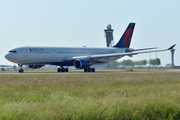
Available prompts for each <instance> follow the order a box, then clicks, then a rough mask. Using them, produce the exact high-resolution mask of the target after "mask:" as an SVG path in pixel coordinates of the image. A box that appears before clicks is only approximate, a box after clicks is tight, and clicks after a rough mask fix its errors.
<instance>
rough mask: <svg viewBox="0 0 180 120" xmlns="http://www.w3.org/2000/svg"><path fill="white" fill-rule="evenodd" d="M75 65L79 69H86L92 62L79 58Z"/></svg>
mask: <svg viewBox="0 0 180 120" xmlns="http://www.w3.org/2000/svg"><path fill="white" fill-rule="evenodd" d="M74 66H75V68H77V69H84V68H88V67H89V66H91V62H89V61H88V60H83V59H77V60H75V61H74Z"/></svg>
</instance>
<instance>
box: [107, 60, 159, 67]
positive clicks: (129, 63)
mask: <svg viewBox="0 0 180 120" xmlns="http://www.w3.org/2000/svg"><path fill="white" fill-rule="evenodd" d="M147 64H151V65H161V60H160V59H159V58H156V59H150V60H149V61H147V60H140V61H133V60H129V59H128V60H123V61H121V62H118V61H114V62H111V63H109V64H108V67H115V66H116V67H117V66H119V65H122V66H134V65H147Z"/></svg>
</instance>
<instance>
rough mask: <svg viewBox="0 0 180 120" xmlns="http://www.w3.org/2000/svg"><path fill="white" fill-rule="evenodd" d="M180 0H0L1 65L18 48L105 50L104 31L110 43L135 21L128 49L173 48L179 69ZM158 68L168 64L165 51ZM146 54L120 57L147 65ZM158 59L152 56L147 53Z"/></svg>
mask: <svg viewBox="0 0 180 120" xmlns="http://www.w3.org/2000/svg"><path fill="white" fill-rule="evenodd" d="M179 5H180V1H179V0H171V1H169V0H158V1H157V0H151V1H144V0H136V1H132V0H126V1H125V0H112V1H110V0H91V1H84V0H76V1H71V0H67V1H64V0H51V1H50V0H49V1H48V0H31V1H27V0H16V1H14V0H3V1H0V18H1V19H0V33H1V34H0V42H1V44H0V64H5V65H6V64H9V65H11V64H13V63H11V62H8V61H7V60H6V59H5V58H4V55H5V54H6V53H7V51H8V50H10V49H11V48H15V47H19V46H27V45H28V46H52V47H53V46H59V47H61V46H63V47H64V46H67V47H81V46H88V47H106V41H105V37H104V29H105V28H106V26H107V24H111V25H112V28H113V29H114V33H113V34H114V43H117V42H118V40H119V38H120V37H121V35H122V34H123V32H124V30H125V29H126V27H127V25H128V24H129V23H130V22H135V23H136V26H135V30H134V34H133V38H132V42H131V46H130V47H131V48H146V47H159V49H164V48H168V47H170V46H171V45H173V44H176V47H175V49H176V51H175V65H180V56H179V54H180V51H179V50H180V49H179V45H180V36H179V33H180V30H179V28H180V15H179V13H180V8H179ZM157 57H158V58H160V59H161V62H162V65H166V64H167V63H171V58H170V57H171V54H170V52H169V51H167V52H162V53H157ZM149 58H150V54H143V55H137V56H134V57H132V58H131V57H124V58H123V59H120V60H119V61H121V60H124V59H132V60H144V59H146V60H148V59H149ZM151 58H152V59H153V58H156V53H151Z"/></svg>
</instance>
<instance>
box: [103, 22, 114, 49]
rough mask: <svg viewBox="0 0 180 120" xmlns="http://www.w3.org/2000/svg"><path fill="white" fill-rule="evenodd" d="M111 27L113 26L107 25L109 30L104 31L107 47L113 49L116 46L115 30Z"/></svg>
mask: <svg viewBox="0 0 180 120" xmlns="http://www.w3.org/2000/svg"><path fill="white" fill-rule="evenodd" d="M111 27H112V26H111V25H110V24H109V25H107V29H104V32H105V37H106V44H107V47H112V46H113V45H114V41H113V29H111Z"/></svg>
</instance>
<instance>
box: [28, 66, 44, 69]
mask: <svg viewBox="0 0 180 120" xmlns="http://www.w3.org/2000/svg"><path fill="white" fill-rule="evenodd" d="M28 66H29V68H31V69H37V68H41V67H42V66H44V65H28Z"/></svg>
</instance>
